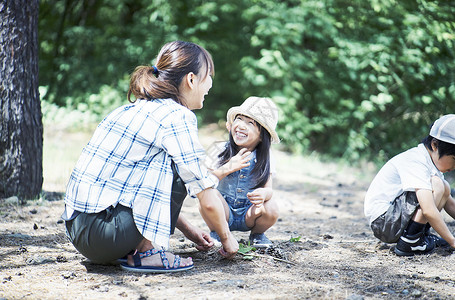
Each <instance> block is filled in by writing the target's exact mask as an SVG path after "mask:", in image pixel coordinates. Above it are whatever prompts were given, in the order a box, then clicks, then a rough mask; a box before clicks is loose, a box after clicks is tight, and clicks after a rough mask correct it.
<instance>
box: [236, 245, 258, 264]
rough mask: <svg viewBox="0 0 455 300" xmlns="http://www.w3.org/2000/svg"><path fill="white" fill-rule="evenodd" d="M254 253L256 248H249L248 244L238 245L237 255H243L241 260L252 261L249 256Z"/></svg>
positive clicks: (251, 257)
mask: <svg viewBox="0 0 455 300" xmlns="http://www.w3.org/2000/svg"><path fill="white" fill-rule="evenodd" d="M254 251H256V248H254V247H252V246H250V243H249V242H248V245H244V244H242V243H239V251H238V252H239V253H240V254H242V255H243V259H247V260H252V259H253V256H252V255H249V254H251V252H254Z"/></svg>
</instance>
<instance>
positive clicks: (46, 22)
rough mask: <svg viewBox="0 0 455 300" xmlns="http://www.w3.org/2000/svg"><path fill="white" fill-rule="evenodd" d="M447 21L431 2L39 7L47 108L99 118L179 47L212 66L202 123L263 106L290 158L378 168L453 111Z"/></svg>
mask: <svg viewBox="0 0 455 300" xmlns="http://www.w3.org/2000/svg"><path fill="white" fill-rule="evenodd" d="M454 16H455V6H453V5H451V3H450V2H445V1H439V2H435V1H429V0H417V1H396V0H384V1H379V0H353V1H344V0H324V1H319V0H305V1H302V0H287V1H274V0H239V1H235V2H231V1H224V0H222V1H215V0H208V1H206V0H204V1H202V0H186V1H181V0H168V1H164V0H154V1H146V0H111V1H106V0H98V1H76V0H65V1H56V0H42V1H41V2H40V22H39V27H40V28H39V35H40V36H39V38H40V81H41V82H40V85H41V86H43V87H44V88H43V90H44V91H46V92H45V93H43V94H42V98H43V99H45V101H46V102H47V103H48V104H55V105H57V107H68V108H73V109H75V108H77V109H78V111H79V112H82V113H83V114H88V113H89V112H90V114H93V115H95V116H96V117H97V118H98V119H99V118H101V117H103V115H104V114H106V113H107V111H109V109H111V108H112V107H114V106H115V105H119V104H121V103H124V102H125V99H126V90H127V84H128V81H127V78H128V74H129V73H131V72H132V71H133V70H134V67H136V66H137V65H143V64H152V63H153V59H154V56H155V55H156V54H157V52H158V50H159V48H160V47H161V46H162V45H163V44H164V43H165V42H168V41H171V40H175V39H182V40H187V41H192V42H196V43H199V44H201V45H202V46H204V47H205V48H207V49H208V50H209V51H210V52H211V53H212V55H213V57H214V61H215V66H216V76H215V78H214V83H213V88H212V90H211V91H210V94H209V96H208V97H207V100H208V101H206V102H205V108H204V109H203V110H201V111H200V112H198V115H199V117H200V118H201V119H202V120H203V121H205V122H212V121H218V120H219V119H224V118H225V114H226V111H227V109H228V108H229V107H230V106H233V105H238V104H240V103H241V102H242V101H243V100H244V99H245V98H246V97H248V96H251V95H257V96H269V97H273V98H274V99H275V101H276V102H277V103H278V105H279V107H280V121H279V125H278V132H279V134H280V137H281V138H282V144H283V145H284V146H285V147H286V148H288V149H290V150H293V151H296V152H300V153H303V152H307V151H313V150H316V151H318V152H321V153H326V154H329V155H332V156H338V157H344V158H347V159H349V160H351V161H355V160H358V159H360V158H369V159H374V160H376V161H383V160H385V159H388V158H389V157H390V156H392V155H394V154H396V153H398V152H400V151H403V150H404V149H406V148H408V147H411V146H414V145H416V144H417V143H418V142H419V141H420V140H421V139H422V138H423V137H424V136H425V135H427V133H428V128H429V126H430V125H431V123H432V121H434V120H435V119H436V118H437V117H439V116H440V115H442V114H445V113H450V112H453V111H450V109H453V107H454V104H455V78H454V77H455V76H454V74H455V59H454V58H455V17H454ZM117 97H118V99H117Z"/></svg>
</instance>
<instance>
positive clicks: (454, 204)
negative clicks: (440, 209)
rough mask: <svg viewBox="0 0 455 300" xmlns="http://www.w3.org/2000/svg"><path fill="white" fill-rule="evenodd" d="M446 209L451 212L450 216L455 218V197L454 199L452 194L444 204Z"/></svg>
mask: <svg viewBox="0 0 455 300" xmlns="http://www.w3.org/2000/svg"><path fill="white" fill-rule="evenodd" d="M444 210H445V211H446V212H447V213H448V214H449V216H451V217H452V218H454V219H455V199H453V197H452V196H449V199H448V200H447V202H446V205H445V206H444Z"/></svg>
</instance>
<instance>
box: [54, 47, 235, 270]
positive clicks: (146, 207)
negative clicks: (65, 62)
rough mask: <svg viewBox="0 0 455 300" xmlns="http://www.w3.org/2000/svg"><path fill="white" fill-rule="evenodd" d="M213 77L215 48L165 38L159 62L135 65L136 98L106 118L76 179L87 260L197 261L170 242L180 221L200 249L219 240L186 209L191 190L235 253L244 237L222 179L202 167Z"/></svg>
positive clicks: (131, 265)
mask: <svg viewBox="0 0 455 300" xmlns="http://www.w3.org/2000/svg"><path fill="white" fill-rule="evenodd" d="M213 74H214V66H213V61H212V57H211V55H210V54H209V53H208V52H207V51H206V50H205V49H203V48H202V47H200V46H199V45H196V44H193V43H188V42H182V41H175V42H171V43H168V44H166V45H164V46H163V48H162V49H161V51H160V53H159V54H158V57H157V59H156V65H155V66H140V67H137V68H136V70H135V71H134V73H133V74H132V76H131V80H130V88H129V91H128V100H130V102H131V103H130V104H128V105H124V106H122V107H119V108H117V109H116V110H114V111H113V112H112V113H110V114H109V115H108V116H107V117H106V118H105V119H104V120H103V121H102V122H101V123H100V124H99V126H98V127H97V129H96V131H95V133H94V135H93V137H92V139H91V140H90V142H89V143H88V145H87V146H86V147H85V148H84V150H83V151H82V154H81V157H80V158H79V160H78V162H77V164H76V167H75V168H74V170H73V173H72V174H71V177H70V180H69V183H68V186H67V190H66V195H65V212H64V214H63V216H62V217H63V219H65V221H66V229H67V234H68V237H69V239H70V240H71V242H72V243H73V245H74V246H75V247H76V249H77V250H78V251H79V252H80V253H82V254H83V255H84V256H85V257H87V258H89V259H90V260H91V261H93V262H97V263H107V262H110V261H113V260H116V259H119V258H122V257H124V256H126V255H127V254H129V255H127V258H126V262H123V263H122V268H124V269H126V270H130V271H137V272H176V271H183V270H188V269H190V268H192V267H193V261H192V259H191V258H180V257H178V256H177V255H173V254H172V253H170V252H165V251H164V250H162V249H161V247H165V248H166V247H168V245H169V237H170V235H171V234H172V233H173V232H174V228H175V227H176V228H178V229H179V230H181V231H182V232H183V234H184V235H185V236H186V237H187V238H189V239H190V240H192V241H193V242H195V243H196V244H197V248H198V249H199V250H207V249H209V248H210V247H212V246H213V240H212V239H211V238H210V236H209V235H208V234H207V233H205V232H203V231H202V230H201V229H199V228H197V227H196V226H193V225H192V224H190V223H189V222H188V220H186V219H185V218H184V217H183V216H182V215H180V208H181V206H182V202H183V199H184V198H185V196H186V193H187V191H188V194H190V195H191V196H197V197H198V199H199V203H200V207H201V209H200V210H201V214H203V215H204V218H205V219H207V220H208V221H209V222H210V224H211V225H212V228H213V230H215V231H216V232H217V233H218V234H219V236H221V237H222V239H221V241H222V244H223V248H222V249H220V253H221V254H222V255H223V256H225V257H227V258H232V257H233V256H235V254H236V252H237V250H238V243H237V241H236V240H235V238H234V237H233V236H232V234H231V233H230V231H229V228H228V225H227V222H226V220H225V218H224V210H223V206H222V203H221V202H220V200H219V197H220V195H219V192H218V191H217V190H216V189H215V188H214V187H215V186H216V184H217V183H218V179H217V178H216V177H215V176H213V174H211V173H210V172H209V171H208V170H207V168H206V167H205V166H204V165H203V159H204V156H205V152H204V149H203V148H202V146H201V144H200V143H199V140H198V137H197V119H196V116H195V114H194V113H193V112H192V110H195V109H200V108H202V106H203V102H204V97H205V95H207V93H208V92H209V90H210V88H211V87H212V75H213ZM132 96H134V97H132ZM154 245H158V246H160V247H159V248H155V246H154Z"/></svg>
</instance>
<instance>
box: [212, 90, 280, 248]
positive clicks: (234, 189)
mask: <svg viewBox="0 0 455 300" xmlns="http://www.w3.org/2000/svg"><path fill="white" fill-rule="evenodd" d="M277 121H278V109H277V107H276V106H275V104H274V103H273V102H272V100H271V99H268V98H258V97H250V98H248V99H246V100H245V102H243V104H242V105H241V106H237V107H232V108H231V109H229V111H228V113H227V128H228V130H229V142H227V143H226V145H225V147H224V148H223V149H222V152H221V153H220V154H219V155H218V168H217V169H216V170H214V171H213V174H215V175H216V176H217V177H218V179H219V180H220V183H219V185H218V190H219V191H220V193H221V195H222V196H223V197H224V199H223V200H224V201H223V204H224V209H225V212H226V220H227V221H228V224H229V229H230V230H231V231H251V233H250V236H249V240H250V242H251V244H252V245H253V246H254V247H267V246H269V245H271V244H272V243H271V241H270V240H269V239H268V238H267V237H266V236H265V234H264V232H265V231H266V230H267V229H269V228H270V227H271V226H272V225H273V224H275V222H276V220H277V218H278V206H277V204H276V202H275V201H274V200H273V198H272V194H273V190H272V176H271V174H272V173H273V166H272V165H271V160H270V144H271V143H279V138H278V135H277V133H276V132H275V128H276V124H277ZM206 223H207V224H208V225H209V228H210V230H211V233H210V234H211V236H212V237H213V238H215V239H216V240H219V238H218V236H217V234H216V232H215V231H214V229H215V227H211V226H210V225H211V224H210V222H206Z"/></svg>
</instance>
